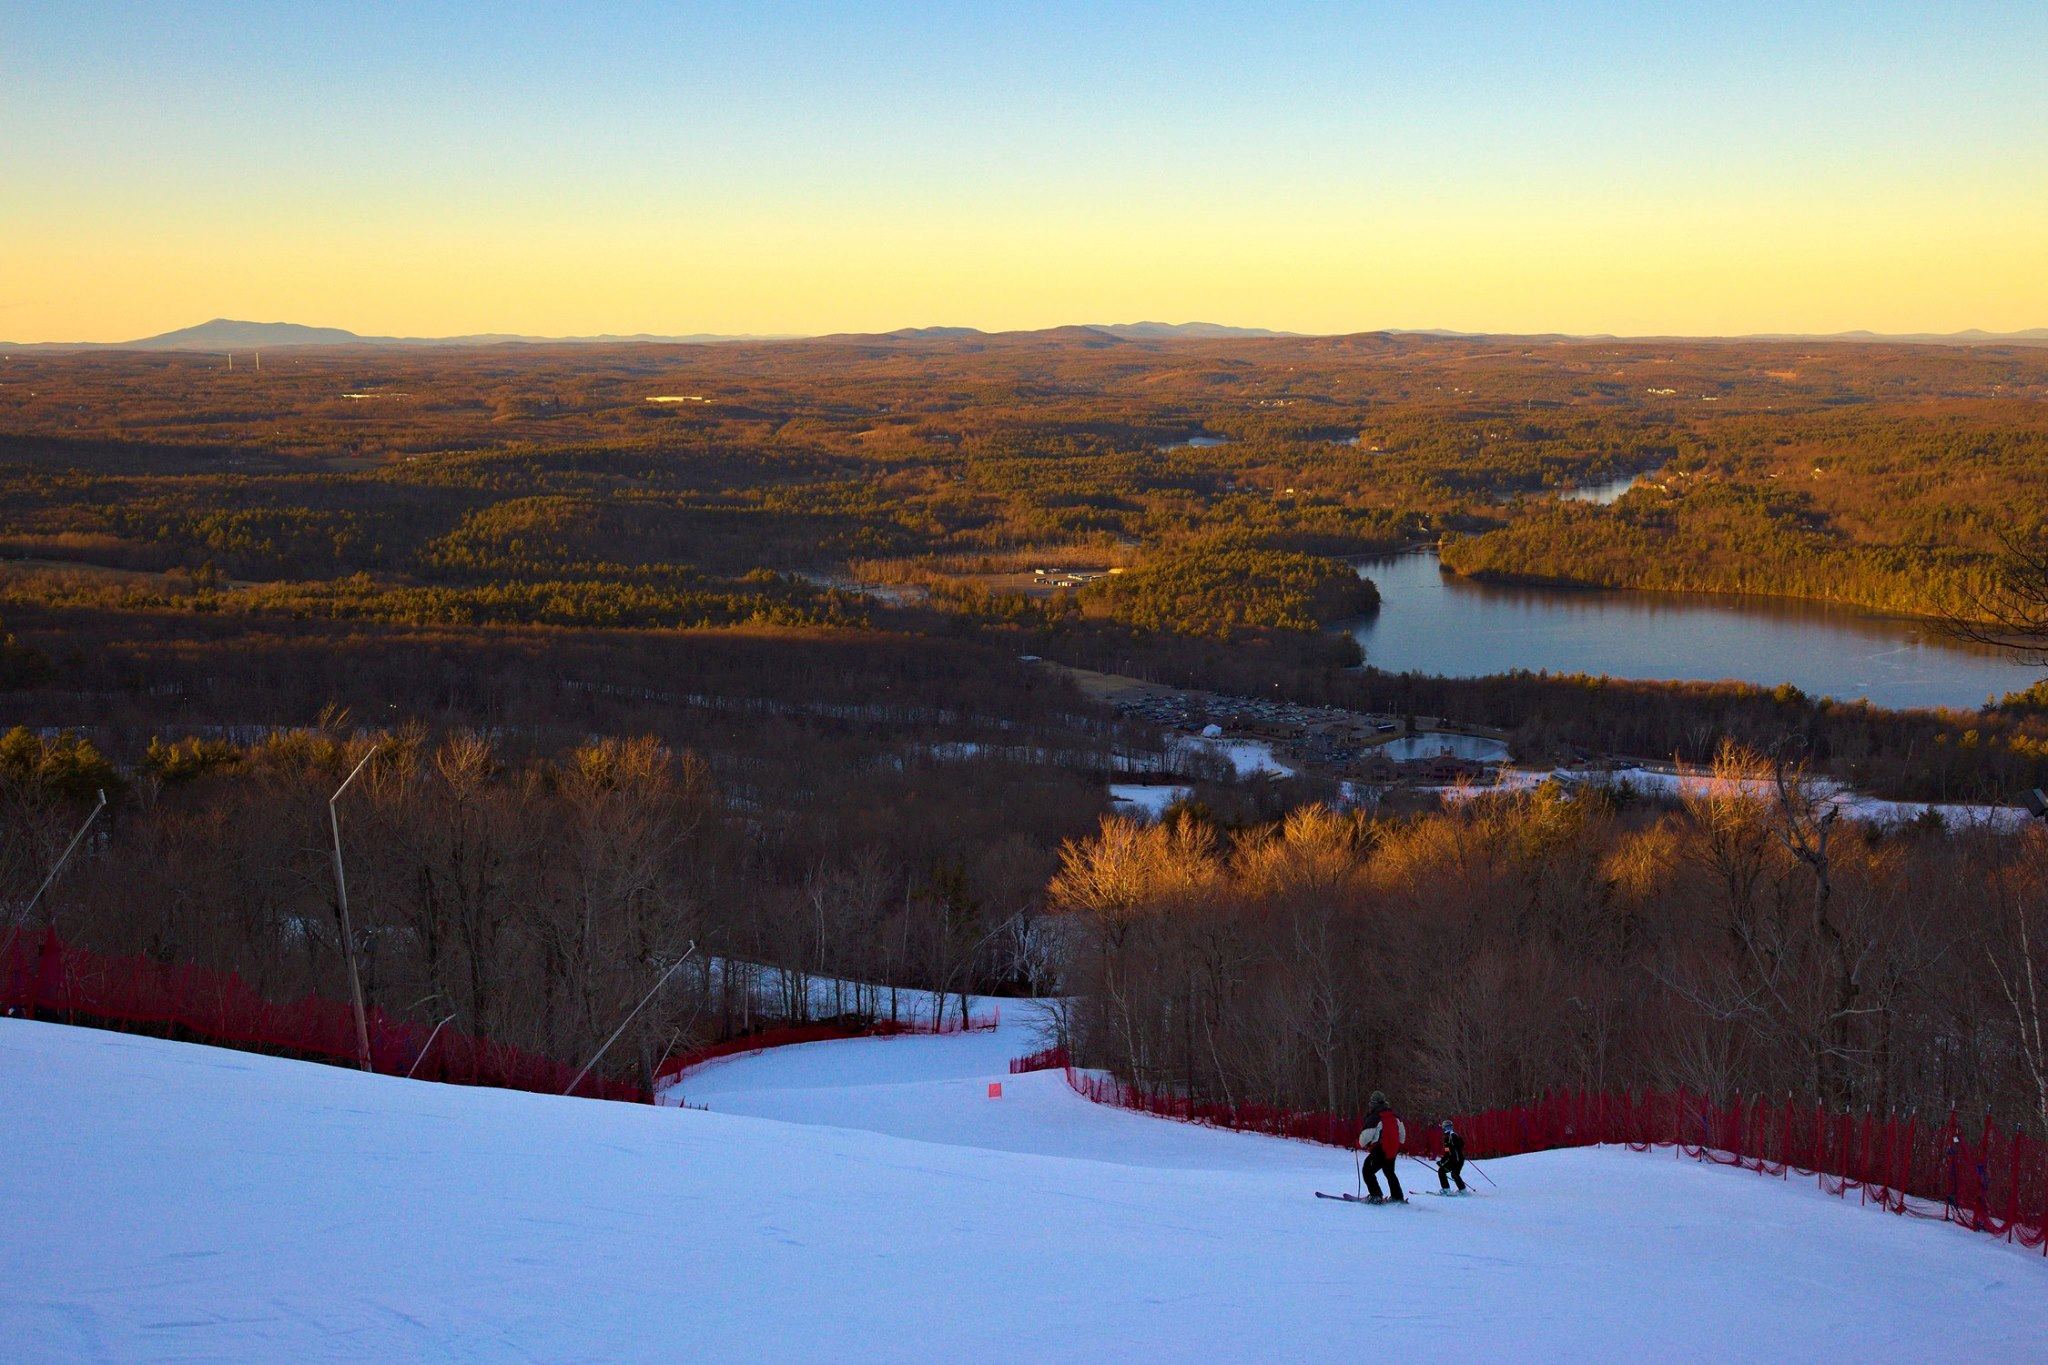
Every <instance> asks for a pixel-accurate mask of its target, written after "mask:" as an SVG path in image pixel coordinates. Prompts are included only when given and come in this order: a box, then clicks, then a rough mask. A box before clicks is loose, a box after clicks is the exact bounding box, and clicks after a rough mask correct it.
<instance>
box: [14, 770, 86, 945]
mask: <svg viewBox="0 0 2048 1365" xmlns="http://www.w3.org/2000/svg"><path fill="white" fill-rule="evenodd" d="M106 808H107V793H106V789H105V788H102V789H101V790H100V799H99V802H98V804H96V805H95V806H94V807H93V808H92V813H91V814H90V815H88V816H86V817H85V823H84V824H82V825H80V826H79V827H78V833H76V834H74V835H72V836H71V842H70V843H68V844H66V845H64V851H63V852H62V853H60V854H59V855H57V861H56V862H55V863H53V864H52V865H51V867H50V875H49V876H47V877H45V878H43V884H42V885H41V886H39V887H37V888H36V893H35V895H33V896H30V897H29V898H28V904H27V905H25V906H23V907H22V911H21V922H22V923H23V924H27V923H28V920H29V916H31V915H33V914H35V912H36V905H37V904H38V903H39V902H40V901H41V900H42V899H43V893H44V892H45V891H48V890H49V889H50V885H51V883H53V882H55V881H56V880H57V874H58V873H59V872H62V871H63V870H64V864H66V863H68V862H70V861H71V855H72V853H73V852H74V851H76V850H77V848H78V844H79V841H80V840H81V839H83V838H85V832H86V831H87V830H89V829H91V828H92V822H93V821H95V820H97V819H99V818H100V812H101V811H103V810H105V809H106Z"/></svg>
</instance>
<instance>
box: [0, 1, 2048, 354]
mask: <svg viewBox="0 0 2048 1365" xmlns="http://www.w3.org/2000/svg"><path fill="white" fill-rule="evenodd" d="M2044 69H2048V4H2044V3H2041V0H2025V3H1969V2H1968V0H1957V2H1954V3H1945V4H1924V5H1918V4H1887V3H1882V2H1881V0H1865V2H1864V3H1832V2H1819V0H1816V2H1815V3H1805V4H1801V3H1797V0H1779V2H1778V3H1774V4H1768V5H1764V4H1757V5H1751V4H1746V3H1720V4H1711V5H1697V6H1695V5H1686V4H1675V5H1643V4H1614V5H1608V4H1594V3H1557V4H1541V5H1539V4H1509V3H1497V4H1391V3H1387V4H1381V3H1354V4H1315V5H1310V4H1289V3H1267V4H1249V3H1238V4H1228V5H1209V4H1180V5H1168V4H1132V3H1120V2H1119V0H1098V2H1097V3H1084V4H1024V3H988V4H930V5H912V4H885V3H862V2H860V0H848V2H847V3H841V4H832V5H827V4H777V3H770V2H764V0H754V2H753V3H743V4H732V5H725V4H687V3H671V4H645V5H613V4H579V5H574V6H571V5H567V4H556V5H518V4H506V3H498V4H482V3H475V4H458V3H447V4H436V3H412V4H389V5H387V4H381V3H367V2H365V0H351V3H346V4H321V3H314V2H313V0H301V2H300V3H294V4H258V3H249V4H225V3H208V2H207V0H181V2H180V3H177V4H159V3H133V4H99V3H91V0H66V2H65V3H62V4H52V3H46V2H44V0H33V2H31V0H0V338H5V339H10V340H18V341H37V340H100V341H108V340H121V339H129V338H134V337H139V336H143V335H148V334H151V333H154V332H159V331H164V330H168V329H171V328H174V327H181V326H186V325H189V324H191V323H195V322H199V321H203V320H205V319H207V318H211V317H216V316H226V317H235V318H246V319H255V320H259V321H276V320H289V321H294V322H305V323H311V324H315V325H322V326H338V327H347V328H350V329H352V330H355V331H358V332H363V333H368V334H382V335H419V336H434V335H448V334H459V333H471V332H483V331H504V332H522V333H531V334H546V335H577V334H590V333H600V332H622V333H623V332H643V331H644V332H657V333H671V334H673V333H695V332H722V333H756V334H784V333H819V332H831V331H876V330H887V329H890V328H895V327H901V326H919V325H932V324H950V325H967V326H978V327H983V328H987V329H990V330H997V329H1007V328H1023V327H1040V326H1053V325H1059V324H1063V323H1076V322H1127V321H1135V320H1138V319H1159V320H1166V321H1175V322H1178V321H1187V320H1191V319H1202V320H1206V321H1216V322H1225V323H1233V324H1238V325H1244V326H1263V327H1273V328H1280V329H1285V330H1292V331H1302V332H1356V331H1367V330H1373V329H1378V328H1387V327H1407V328H1427V327H1442V328H1452V329H1457V330H1463V331H1492V332H1548V331H1564V332H1613V333H1624V334H1712V335H1725V334H1736V333H1746V332H1761V331H1799V332H1828V331H1839V330H1847V329H1854V328H1868V329H1871V330H1875V331H1886V332H1907V331H1951V330H1957V329H1962V328H1969V327H1982V328H1987V329H1992V330H2014V329H2020V328H2027V327H2042V326H2048V77H2044V75H2043V71H2044Z"/></svg>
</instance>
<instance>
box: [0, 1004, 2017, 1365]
mask: <svg viewBox="0 0 2048 1365" xmlns="http://www.w3.org/2000/svg"><path fill="white" fill-rule="evenodd" d="M1029 1013H1030V1011H1028V1010H1023V1009H1011V1010H1006V1011H1005V1014H1004V1027H1003V1029H1002V1030H1001V1031H1000V1032H999V1033H975V1034H965V1035H960V1036H956V1037H951V1038H891V1039H874V1040H856V1041H849V1042H836V1043H821V1044H815V1045H811V1046H808V1047H801V1048H791V1049H784V1050H781V1051H778V1052H770V1053H764V1054H760V1055H758V1056H754V1057H744V1058H734V1059H731V1060H729V1061H726V1062H720V1063H716V1064H713V1065H712V1066H709V1067H706V1068H704V1074H703V1075H701V1076H699V1077H698V1078H697V1081H696V1084H695V1086H694V1090H695V1093H694V1094H693V1095H692V1096H691V1098H692V1102H693V1103H702V1104H705V1105H708V1106H709V1110H708V1112H706V1111H703V1110H696V1109H674V1108H652V1107H643V1106H637V1105H624V1104H603V1103H596V1102H591V1101H584V1100H563V1099H554V1098H550V1097H546V1096H539V1095H529V1094H519V1093H514V1092H509V1091H493V1090H475V1089H467V1088H464V1087H459V1086H444V1085H434V1084H428V1083H424V1082H408V1081H404V1080H399V1079H396V1078H393V1077H386V1076H367V1075H363V1074H361V1073H358V1072H353V1071H347V1070H343V1069H340V1068H335V1067H323V1066H315V1065H311V1064H307V1063H300V1062H290V1061H283V1060H280V1059H276V1058H270V1057H259V1056H252V1055H248V1054H243V1053H235V1052H226V1051H222V1050H219V1049H214V1048H206V1047H198V1046H193V1045H189V1044H179V1043H168V1042H161V1041H157V1040H154V1039H146V1038H135V1037H129V1036H125V1035H121V1034H114V1033H101V1032H94V1031H91V1030H85V1029H71V1028H65V1027H61V1026H57V1025H51V1024H40V1023H29V1022H25V1021H21V1020H0V1093H5V1094H6V1096H7V1097H8V1102H7V1104H6V1105H5V1106H0V1142H4V1143H5V1148H6V1150H7V1152H8V1154H9V1156H8V1160H7V1161H6V1162H5V1163H4V1164H0V1218H4V1220H5V1226H6V1227H7V1229H8V1235H7V1237H6V1238H5V1239H0V1341H4V1342H6V1343H7V1346H8V1355H9V1357H10V1358H12V1359H17V1360H55V1359H79V1358H93V1359H133V1358H137V1357H161V1356H229V1357H235V1358H241V1359H256V1358H260V1359H300V1358H305V1357H309V1356H316V1355H317V1356H343V1357H348V1358H365V1357H368V1358H380V1359H394V1358H405V1359H412V1358H419V1357H430V1358H441V1357H448V1356H460V1357H463V1358H478V1359H501V1358H506V1359H509V1358H521V1357H531V1356H539V1357H543V1358H547V1359H594V1358H600V1359H619V1358H625V1359H656V1358H660V1359H678V1358H688V1359H748V1360H761V1359H782V1358H797V1359H859V1360H910V1359H918V1360H926V1359H931V1358H933V1357H934V1356H938V1357H945V1356H949V1355H961V1356H967V1357H969V1358H973V1359H982V1358H987V1357H990V1356H994V1357H997V1358H1012V1359H1048V1360H1099V1359H1102V1358H1104V1357H1122V1358H1129V1359H1139V1360H1150V1359H1203V1360H1216V1359H1223V1360H1246V1359H1296V1358H1299V1357H1300V1356H1301V1355H1302V1354H1303V1353H1304V1352H1305V1351H1307V1350H1309V1349H1310V1345H1309V1344H1310V1343H1313V1350H1314V1352H1315V1353H1316V1354H1319V1355H1320V1354H1331V1353H1334V1354H1339V1355H1345V1356H1352V1357H1357V1356H1364V1355H1371V1356H1380V1355H1385V1354H1388V1353H1393V1354H1398V1355H1401V1356H1404V1357H1419V1358H1424V1359H1472V1358H1498V1357H1505V1356H1510V1355H1512V1356H1515V1357H1528V1356H1532V1355H1533V1356H1535V1357H1537V1358H1556V1357H1563V1356H1576V1357H1587V1356H1590V1357H1592V1358H1596V1359H1619V1358H1623V1357H1636V1358H1647V1359H1656V1360H1668V1359H1699V1360H1708V1359H1712V1360H1725V1359H1749V1358H1758V1357H1768V1358H1788V1357H1801V1356H1803V1357H1814V1358H1821V1359H1834V1358H1844V1357H1851V1356H1853V1357H1857V1358H1863V1359H1896V1360H1915V1361H1924V1360H1926V1359H1928V1358H1930V1357H1939V1358H1944V1359H1950V1358H1976V1359H2020V1358H2025V1357H2029V1356H2034V1357H2036V1358H2038V1354H2039V1350H2040V1343H2041V1342H2043V1341H2044V1340H2048V1262H2044V1260H2043V1258H2042V1257H2040V1256H2039V1255H2030V1254H2026V1253H2022V1252H2019V1251H2017V1250H2015V1249H2013V1248H2011V1247H2008V1246H2005V1245H2003V1244H2000V1243H1997V1242H1995V1241H1993V1240H1991V1239H1990V1238H1987V1237H1983V1236H1981V1235H1978V1234H1974V1233H1968V1232H1964V1231H1961V1230H1959V1229H1956V1228H1952V1227H1947V1226H1942V1225H1936V1224H1928V1223H1921V1222H1915V1221H1912V1220H1906V1219H1900V1218H1896V1217H1891V1216H1888V1215H1884V1214H1880V1213H1876V1212H1874V1211H1871V1210H1866V1209H1862V1208H1859V1207H1857V1206H1856V1205H1855V1204H1853V1203H1847V1202H1844V1201H1841V1200H1837V1199H1832V1198H1829V1197H1827V1196H1824V1195H1822V1194H1821V1193H1819V1192H1818V1191H1817V1190H1815V1189H1814V1188H1813V1187H1812V1186H1811V1185H1805V1184H1800V1183H1797V1182H1784V1181H1777V1180H1766V1179H1763V1178H1760V1177H1758V1176H1755V1175H1752V1174H1749V1173H1747V1172H1738V1171H1729V1170H1723V1169H1717V1168H1708V1167H1702V1166H1699V1165H1697V1164H1695V1163H1692V1162H1688V1161H1680V1160H1676V1159H1674V1158H1672V1157H1671V1156H1669V1155H1668V1154H1666V1155H1647V1156H1639V1155H1634V1154H1631V1153H1628V1152H1624V1151H1611V1150H1595V1151H1574V1152H1553V1153H1545V1154H1541V1155H1537V1156H1529V1157H1520V1158H1516V1159H1515V1160H1513V1161H1502V1162H1497V1163H1493V1164H1492V1165H1491V1166H1490V1167H1489V1170H1490V1173H1491V1174H1492V1175H1493V1176H1494V1178H1495V1179H1496V1180H1497V1181H1499V1184H1500V1188H1499V1189H1497V1190H1496V1189H1493V1188H1491V1187H1486V1186H1483V1185H1482V1186H1481V1188H1482V1189H1483V1190H1484V1191H1485V1193H1484V1194H1483V1195H1482V1196H1480V1197H1478V1198H1474V1199H1470V1200H1462V1201H1461V1200H1437V1199H1424V1200H1420V1201H1418V1202H1417V1203H1416V1204H1415V1205H1413V1206H1411V1207H1408V1208H1396V1209H1368V1208H1361V1207H1358V1206H1353V1205H1346V1204H1336V1203H1329V1202H1326V1201H1320V1200H1317V1199H1315V1198H1313V1197H1312V1191H1313V1190H1314V1189H1315V1188H1317V1187H1318V1186H1320V1187H1322V1188H1324V1189H1333V1190H1334V1189H1342V1188H1346V1187H1348V1185H1349V1184H1350V1182H1351V1179H1352V1176H1351V1169H1350V1163H1349V1158H1348V1156H1347V1154H1346V1153H1343V1152H1340V1151H1334V1150H1331V1149H1327V1148H1318V1147H1313V1146H1309V1145H1307V1144H1303V1143H1293V1142H1285V1141H1280V1140H1276V1139H1270V1138H1259V1137H1251V1136H1245V1135H1240V1134H1232V1133H1224V1132H1218V1131H1215V1130H1211V1129H1205V1128H1198V1127H1193V1126H1190V1125H1186V1124H1176V1123H1170V1122H1166V1121H1164V1120H1157V1119H1150V1118H1145V1117H1143V1116H1140V1115H1136V1114H1130V1113H1125V1112H1122V1111H1117V1110H1111V1109H1106V1108H1103V1107H1100V1106H1095V1105H1091V1104H1089V1103H1088V1102H1087V1101H1085V1100H1083V1099H1081V1098H1080V1097H1079V1096H1077V1095H1075V1094H1073V1093H1072V1092H1071V1091H1070V1090H1068V1089H1067V1087H1066V1085H1065V1083H1064V1081H1063V1079H1062V1077H1061V1075H1060V1073H1058V1072H1040V1073H1035V1074H1033V1075H1028V1076H1016V1077H1013V1076H1010V1075H1009V1074H1008V1072H1007V1056H1008V1055H1010V1054H1013V1053H1015V1052H1019V1051H1023V1050H1027V1049H1028V1048H1029V1047H1030V1046H1033V1045H1035V1043H1036V1042H1037V1029H1036V1026H1035V1022H1034V1021H1031V1020H1028V1019H1026V1018H1024V1017H1023V1016H1025V1015H1027V1014H1029ZM991 1082H999V1083H1001V1084H1002V1085H1003V1087H1004V1090H1003V1094H1002V1097H1001V1098H999V1099H992V1098H990V1097H989V1095H988V1085H989V1084H990V1083H991ZM1404 1165H1407V1166H1409V1171H1408V1178H1409V1180H1410V1182H1411V1188H1413V1187H1415V1186H1419V1185H1421V1184H1423V1183H1424V1172H1423V1171H1422V1169H1421V1168H1420V1167H1419V1166H1415V1165H1414V1164H1413V1163H1404Z"/></svg>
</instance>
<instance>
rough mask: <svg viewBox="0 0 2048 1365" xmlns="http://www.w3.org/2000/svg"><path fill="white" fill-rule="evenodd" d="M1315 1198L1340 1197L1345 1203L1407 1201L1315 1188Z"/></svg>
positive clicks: (1399, 1202) (1405, 1201)
mask: <svg viewBox="0 0 2048 1365" xmlns="http://www.w3.org/2000/svg"><path fill="white" fill-rule="evenodd" d="M1316 1198H1318V1199H1341V1200H1343V1201H1344V1202H1345V1203H1347V1204H1373V1203H1379V1204H1396V1203H1398V1204H1405V1203H1407V1202H1408V1201H1407V1200H1405V1199H1400V1200H1395V1199H1380V1200H1372V1199H1367V1198H1365V1197H1364V1196H1363V1195H1357V1194H1326V1193H1324V1192H1323V1191H1321V1190H1317V1191H1316Z"/></svg>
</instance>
